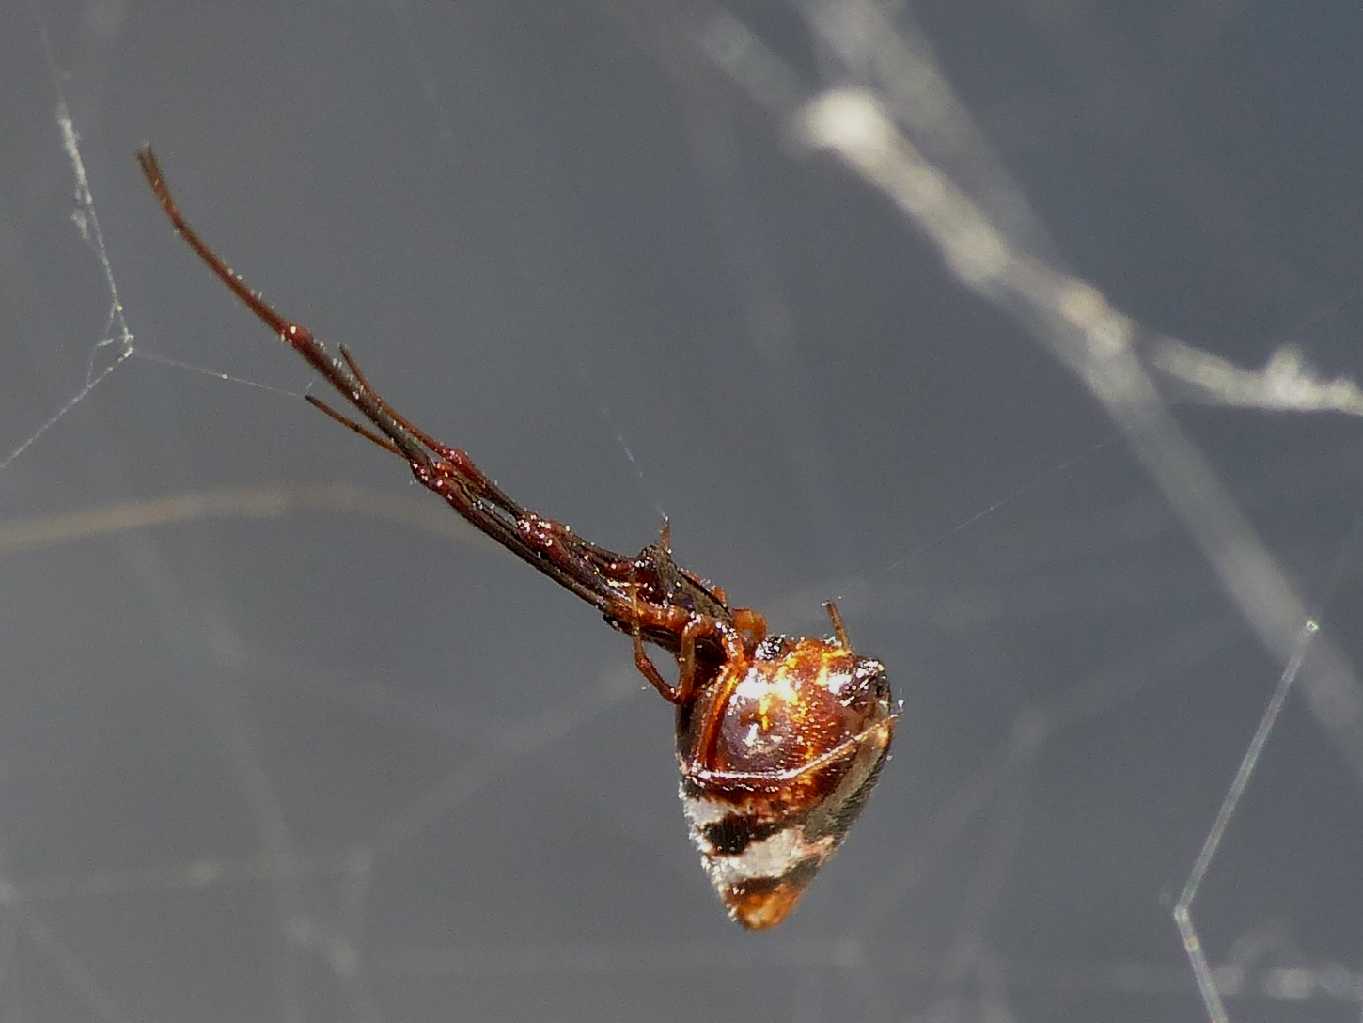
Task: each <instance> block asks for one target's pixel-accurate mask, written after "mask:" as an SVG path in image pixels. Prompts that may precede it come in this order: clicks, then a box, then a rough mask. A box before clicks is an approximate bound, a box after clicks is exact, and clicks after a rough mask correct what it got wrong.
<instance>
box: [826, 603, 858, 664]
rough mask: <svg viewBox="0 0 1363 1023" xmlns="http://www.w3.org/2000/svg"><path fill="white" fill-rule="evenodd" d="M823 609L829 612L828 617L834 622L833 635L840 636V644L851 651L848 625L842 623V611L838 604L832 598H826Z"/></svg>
mask: <svg viewBox="0 0 1363 1023" xmlns="http://www.w3.org/2000/svg"><path fill="white" fill-rule="evenodd" d="M823 609H824V610H825V611H827V612H828V618H829V620H830V621H831V622H832V623H833V635H835V636H837V637H838V646H840V647H842V648H843V649H844V650H847V651H849V652H850V651H851V649H852V644H851V643H850V642H848V639H847V626H846V625H844V624H843V623H842V612H841V611H839V610H838V605H837V604H836V603H834V602H833V601H831V600H825V601H824V602H823Z"/></svg>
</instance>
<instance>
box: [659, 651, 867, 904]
mask: <svg viewBox="0 0 1363 1023" xmlns="http://www.w3.org/2000/svg"><path fill="white" fill-rule="evenodd" d="M893 731H894V711H893V709H892V706H891V696H890V687H889V683H888V681H887V680H886V677H885V669H884V668H883V667H882V666H881V664H880V663H879V662H878V661H874V660H871V659H870V658H865V657H858V656H856V655H855V654H854V653H852V652H851V651H850V650H848V649H846V648H844V647H843V646H842V645H841V644H840V643H838V642H836V641H831V640H823V639H809V638H804V639H793V638H788V637H783V636H777V637H772V638H770V639H768V640H766V641H765V642H764V643H762V644H761V645H760V646H759V647H758V648H757V650H756V651H755V653H754V655H753V657H752V658H751V659H750V660H749V661H748V663H747V664H744V665H740V666H737V667H735V668H733V669H732V672H731V671H730V670H729V669H727V668H726V670H724V671H721V672H720V674H719V675H718V676H717V677H716V678H715V680H714V681H713V682H712V683H711V684H710V685H709V686H707V688H706V690H705V691H704V692H703V693H702V694H701V695H700V696H698V698H697V699H696V701H695V702H694V704H692V705H691V706H689V707H685V708H683V709H682V710H681V712H680V714H679V717H678V732H677V756H678V760H679V761H680V765H681V773H682V782H681V799H682V809H683V811H684V812H685V814H686V817H687V820H688V823H689V824H690V826H691V835H692V838H693V839H694V840H695V842H696V846H697V848H699V850H700V853H701V864H702V866H703V867H704V868H705V871H706V873H707V874H708V875H709V877H710V880H711V883H712V884H713V885H714V886H715V890H716V891H717V892H718V893H719V896H720V898H721V899H722V900H723V901H724V904H725V906H726V907H727V908H728V910H729V915H730V916H731V917H733V918H734V919H735V920H737V921H738V922H739V923H741V924H742V925H743V926H744V927H748V928H750V929H754V930H757V929H762V928H766V927H772V926H774V925H776V924H778V923H780V922H781V921H782V920H784V919H785V918H786V916H788V915H789V914H790V912H791V910H792V909H794V907H795V904H796V902H797V901H798V900H799V898H800V896H801V895H802V894H803V893H804V890H805V888H806V887H807V886H808V884H809V882H810V880H811V879H812V878H813V877H814V875H815V874H816V873H818V871H819V869H820V868H821V867H822V866H823V865H824V864H825V863H826V862H828V860H829V858H830V857H831V856H832V855H833V853H834V852H835V851H836V849H837V848H838V846H839V845H840V844H841V843H842V840H843V838H844V837H846V834H847V830H848V828H849V827H850V826H851V824H852V822H853V821H854V820H855V819H856V817H857V815H858V814H859V813H860V812H861V808H862V806H863V805H865V802H866V798H867V796H868V795H869V794H870V790H871V788H872V786H873V785H874V784H875V781H876V778H877V776H878V774H879V771H880V768H881V765H882V764H883V763H884V762H885V757H886V754H887V753H888V751H889V746H890V740H891V738H892V736H893Z"/></svg>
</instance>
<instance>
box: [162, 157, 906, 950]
mask: <svg viewBox="0 0 1363 1023" xmlns="http://www.w3.org/2000/svg"><path fill="white" fill-rule="evenodd" d="M137 158H138V162H139V163H140V164H141V166H142V172H143V174H144V175H145V176H146V178H147V183H148V184H149V185H150V186H151V189H152V192H153V193H154V194H155V195H156V198H157V200H158V201H159V202H160V204H161V208H162V209H163V210H164V211H165V213H166V216H168V217H169V218H170V221H171V223H172V224H174V226H175V229H176V231H178V232H179V234H180V236H181V237H183V238H184V240H185V241H186V242H187V243H188V244H189V246H190V247H191V248H192V249H193V250H194V251H195V252H196V253H197V254H198V256H199V258H201V259H202V260H203V261H204V262H205V263H207V264H208V266H209V268H210V269H212V271H213V273H214V274H215V275H217V277H218V279H219V280H221V281H222V282H223V283H224V284H225V285H227V287H228V288H230V289H231V290H232V291H233V293H235V294H236V296H237V297H238V298H239V299H241V301H242V302H244V303H245V304H246V305H247V307H248V308H250V310H251V311H252V312H253V313H255V315H256V316H257V317H258V318H259V319H260V320H261V321H262V322H264V323H265V325H266V326H268V327H269V328H270V329H271V330H272V331H273V332H274V333H275V334H276V335H277V336H278V337H279V339H280V340H281V341H283V342H284V343H285V344H287V345H289V346H290V347H291V348H293V350H294V351H296V352H297V353H298V354H299V355H301V356H302V357H303V358H304V359H305V360H307V362H308V364H309V365H311V366H312V367H313V368H314V369H316V370H317V372H319V373H320V374H322V376H323V377H325V378H326V380H327V382H328V383H330V384H331V385H332V386H333V387H334V388H336V390H337V391H338V392H339V393H340V394H341V396H342V397H344V398H345V400H346V401H348V402H349V403H350V404H351V405H353V406H354V407H355V408H356V409H357V410H358V411H359V413H360V414H361V415H362V416H363V417H364V418H365V419H367V420H368V421H369V423H370V424H372V425H371V426H366V425H363V424H362V423H360V422H357V421H356V420H353V419H350V418H348V417H347V416H345V415H343V414H341V413H340V412H337V411H336V410H335V409H333V408H332V407H331V406H329V405H327V404H326V403H325V402H323V401H321V400H319V399H317V398H314V397H312V396H308V398H307V400H308V401H309V402H310V403H311V404H312V405H314V406H315V407H317V408H318V409H320V410H321V411H323V412H325V413H326V414H327V415H328V416H330V417H331V418H332V419H334V420H336V421H337V422H339V423H341V424H342V425H344V426H345V427H347V428H348V429H350V430H353V431H354V432H355V433H357V434H359V435H360V436H362V437H365V438H366V439H368V440H370V441H372V442H373V443H374V444H377V445H378V446H379V447H381V448H383V449H384V450H385V451H388V452H391V453H392V454H395V455H397V456H398V457H400V458H402V459H403V460H405V461H406V462H407V465H408V467H409V468H410V469H411V471H412V475H413V476H414V477H415V478H416V480H417V482H418V483H420V484H421V485H422V486H423V487H425V488H426V489H427V490H429V491H431V492H432V493H434V494H436V495H437V496H438V497H440V498H441V499H443V500H444V501H445V503H446V504H448V505H449V506H450V507H451V508H452V509H454V510H455V511H456V512H458V513H459V514H460V515H461V516H463V517H464V518H465V519H466V520H467V521H468V522H469V523H471V524H472V525H473V526H475V527H476V528H478V529H479V530H481V531H482V532H483V533H485V534H487V535H488V536H489V537H491V538H492V539H494V540H496V541H497V542H498V543H500V544H501V545H502V546H503V547H505V548H506V549H507V550H509V551H511V553H513V554H515V555H516V556H517V557H519V558H521V559H522V560H523V561H525V562H526V563H528V564H530V565H532V566H533V567H534V568H536V569H538V570H539V571H541V572H543V573H544V574H545V575H547V576H549V577H550V578H551V579H553V580H554V581H555V582H557V583H558V584H559V585H561V586H563V587H565V588H566V589H568V590H571V591H572V592H573V593H575V594H577V596H579V597H581V598H582V599H583V600H585V601H587V603H589V604H591V605H592V606H594V607H595V608H596V609H597V610H598V611H600V612H601V614H602V616H603V617H604V618H605V619H606V621H607V622H608V623H610V624H611V625H612V626H613V627H615V628H617V629H619V630H620V631H621V632H624V633H626V634H627V635H629V636H630V637H631V639H632V641H633V645H634V663H635V665H636V666H637V667H638V668H639V671H640V672H641V673H642V674H643V676H644V677H645V678H646V679H648V681H649V683H650V684H652V685H653V687H654V688H655V689H657V690H658V692H659V693H660V694H661V695H662V696H663V698H664V699H666V700H667V701H668V702H669V703H673V704H675V705H676V707H677V757H678V760H679V762H680V766H681V774H682V790H681V792H682V806H683V808H684V810H685V811H686V815H687V817H688V818H689V820H690V822H691V827H692V833H693V835H694V837H695V839H696V842H697V844H698V845H699V847H700V851H701V856H702V862H703V864H704V865H705V868H706V871H707V872H708V873H709V875H710V878H711V880H712V881H713V882H714V884H715V887H716V888H717V889H718V891H719V894H720V897H721V898H723V900H724V902H725V905H726V906H728V908H729V913H730V915H731V916H732V917H733V918H734V919H735V920H737V921H739V922H740V923H742V924H743V925H744V926H746V927H750V928H763V927H770V926H772V925H774V924H777V923H780V922H781V920H783V919H785V917H786V916H787V914H789V913H790V911H791V909H792V908H793V907H794V905H795V902H796V900H797V899H798V898H799V897H800V895H801V893H802V892H803V891H804V888H805V886H806V885H807V884H808V883H809V880H810V878H811V877H813V875H814V874H815V872H817V871H818V869H819V868H820V867H821V866H823V864H824V863H825V862H826V861H827V860H828V858H829V856H831V855H832V854H833V852H834V850H835V849H836V848H837V847H838V844H839V843H840V842H841V841H842V839H843V836H844V835H845V834H846V833H847V829H848V827H849V826H850V825H851V823H852V821H853V820H854V819H855V818H856V816H857V814H858V813H859V812H860V810H861V807H862V805H863V804H864V803H865V801H866V797H867V795H868V794H869V792H870V790H871V786H872V785H874V784H875V780H876V776H877V774H878V773H879V771H880V767H881V765H882V764H883V763H884V761H885V757H886V754H887V752H888V750H889V746H890V739H891V736H892V734H893V731H894V721H895V713H894V711H893V709H892V707H891V699H890V688H889V683H888V682H887V681H886V678H885V669H884V668H883V667H882V666H881V665H880V663H879V662H877V661H873V660H870V659H869V658H865V657H858V656H857V655H856V654H854V653H853V652H852V649H851V646H850V645H849V644H848V642H847V633H846V630H845V629H844V628H843V624H842V619H841V618H840V617H839V615H838V612H837V608H836V607H834V606H833V605H832V604H828V605H826V607H827V608H828V613H829V615H830V617H831V618H832V620H833V626H834V632H835V635H834V637H832V638H830V639H815V638H799V639H792V638H788V637H785V636H774V637H770V638H767V636H766V630H767V624H766V620H765V619H764V618H763V617H762V616H761V615H760V614H758V613H757V612H756V611H753V610H752V609H750V608H739V607H730V606H729V601H728V598H727V597H726V596H725V593H724V591H723V590H722V589H721V588H720V587H718V586H713V585H711V584H709V583H707V582H706V581H705V580H703V579H701V578H700V577H699V576H697V575H695V574H694V573H692V572H688V571H687V570H686V569H684V568H681V567H680V566H679V565H677V563H676V562H675V561H673V560H672V550H671V545H670V541H669V533H668V529H667V526H666V525H664V526H663V531H662V535H661V537H660V538H659V539H658V542H657V543H654V544H650V545H648V546H647V547H645V548H644V549H643V550H642V551H640V552H639V553H638V554H637V555H635V556H633V557H629V556H626V555H621V554H617V553H615V552H614V551H610V550H607V549H606V548H604V547H599V546H597V545H596V544H594V543H591V542H590V541H588V540H585V539H583V538H582V537H580V536H578V535H577V534H576V533H575V532H573V530H572V529H571V528H569V527H568V526H566V525H565V524H563V523H561V522H556V521H554V520H553V519H550V518H546V517H544V516H542V515H538V514H536V513H535V512H532V511H530V510H528V509H526V508H524V507H523V506H521V505H520V504H519V503H517V502H516V501H514V500H512V499H511V498H510V497H509V496H508V495H507V494H505V493H504V492H503V491H502V490H501V489H500V488H499V487H498V486H497V484H496V483H495V482H493V480H492V479H491V478H490V477H489V476H487V475H486V474H485V473H484V472H483V471H482V470H481V469H479V468H478V466H477V465H475V464H474V462H473V460H472V459H471V458H469V456H468V454H467V453H466V452H465V451H463V450H462V449H460V448H454V447H450V446H449V445H446V444H442V443H440V442H439V441H437V440H436V439H435V438H433V437H432V436H431V435H430V434H428V433H426V432H424V431H423V430H421V429H420V428H419V427H417V426H415V425H414V424H413V423H411V422H410V421H408V420H407V419H406V418H404V417H403V416H402V415H400V414H399V413H398V412H397V410H396V409H394V408H393V407H392V406H391V405H389V404H388V403H387V402H386V401H384V399H383V398H381V397H380V396H379V394H378V392H376V391H375V390H374V389H373V388H372V387H371V386H370V385H369V381H368V380H367V379H366V378H365V376H364V373H363V372H362V371H361V370H360V367H359V366H358V365H357V364H356V362H355V359H354V358H353V357H352V356H351V354H350V352H349V351H347V350H346V348H345V347H344V346H338V347H337V354H335V355H333V354H332V353H331V351H330V350H328V349H327V347H326V346H325V345H324V344H323V343H322V342H321V341H319V340H318V339H317V338H315V337H314V336H313V334H312V332H311V331H310V330H308V328H307V327H304V326H303V325H302V324H299V323H294V322H293V321H291V320H288V319H286V318H285V317H283V316H281V315H280V314H279V313H278V312H277V311H275V309H274V308H273V307H272V306H270V305H269V304H268V303H266V302H265V301H264V299H262V298H261V297H260V295H259V294H257V293H256V292H254V291H252V290H251V289H250V288H249V287H247V285H246V284H245V282H244V281H243V280H242V278H241V276H240V275H239V274H237V273H234V272H233V271H232V270H230V269H229V268H228V267H227V264H226V263H224V262H223V261H222V259H221V258H220V257H219V256H218V255H217V253H216V252H214V251H213V250H212V249H211V248H209V247H208V245H207V244H206V243H205V242H204V241H203V240H202V239H201V238H200V237H199V236H198V234H196V233H195V231H194V229H193V228H191V227H190V226H189V224H188V223H186V221H185V219H184V217H183V216H182V215H181V213H180V210H179V208H178V207H177V206H176V204H175V200H174V199H173V198H171V194H170V190H169V189H168V188H167V186H166V181H165V177H164V176H163V175H162V173H161V168H160V166H159V165H158V164H157V161H156V157H155V156H154V155H153V154H152V152H151V149H150V148H147V147H144V148H143V149H141V150H139V152H138V154H137ZM645 643H651V644H653V645H655V646H658V647H661V648H662V649H664V650H666V651H667V652H668V653H670V654H672V655H673V656H674V657H675V658H676V661H677V666H678V675H677V681H676V683H675V684H672V683H669V682H667V681H666V680H665V679H664V678H663V676H662V673H661V672H659V671H658V669H657V667H656V666H655V665H654V664H653V661H652V660H651V659H650V658H649V655H648V653H647V651H646V650H645V648H644V644H645Z"/></svg>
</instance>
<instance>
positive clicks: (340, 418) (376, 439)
mask: <svg viewBox="0 0 1363 1023" xmlns="http://www.w3.org/2000/svg"><path fill="white" fill-rule="evenodd" d="M303 400H304V401H306V402H307V403H308V404H309V405H311V406H312V407H313V408H315V409H316V410H317V411H318V412H321V413H322V414H323V415H324V416H329V417H330V418H332V419H334V420H336V422H338V423H340V424H341V425H342V426H344V427H345V428H346V429H347V430H353V431H354V432H355V433H358V434H359V435H360V436H361V437H363V438H364V439H365V440H367V441H372V442H373V443H375V444H377V445H378V446H379V447H381V448H383V450H385V451H391V452H392V453H393V454H395V455H397V456H398V457H399V458H401V457H402V450H401V449H400V448H399V447H398V446H397V445H396V444H394V443H393V442H392V441H391V440H389V439H388V438H387V437H383V436H380V435H379V434H377V433H375V432H374V431H373V430H371V429H369V427H367V426H363V425H361V424H360V423H357V422H355V420H353V419H351V418H350V417H349V416H345V415H342V414H341V413H340V412H337V411H336V410H335V409H334V408H332V407H331V406H330V405H328V404H327V403H326V402H324V401H323V400H322V399H321V398H314V397H313V396H312V395H311V394H305V395H303Z"/></svg>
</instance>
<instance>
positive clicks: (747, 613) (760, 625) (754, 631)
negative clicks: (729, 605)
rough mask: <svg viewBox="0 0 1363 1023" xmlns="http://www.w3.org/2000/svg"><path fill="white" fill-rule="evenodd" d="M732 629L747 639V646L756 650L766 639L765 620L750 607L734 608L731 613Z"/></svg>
mask: <svg viewBox="0 0 1363 1023" xmlns="http://www.w3.org/2000/svg"><path fill="white" fill-rule="evenodd" d="M731 614H732V615H733V620H734V628H735V629H737V630H738V631H739V632H741V633H742V634H743V635H745V636H747V637H748V645H749V647H750V648H752V649H756V648H757V645H758V644H759V643H761V642H762V640H764V639H766V638H767V619H766V618H765V616H763V615H762V614H761V613H760V612H758V611H754V610H753V609H752V608H750V607H736V608H734V609H733V611H732V612H731Z"/></svg>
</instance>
